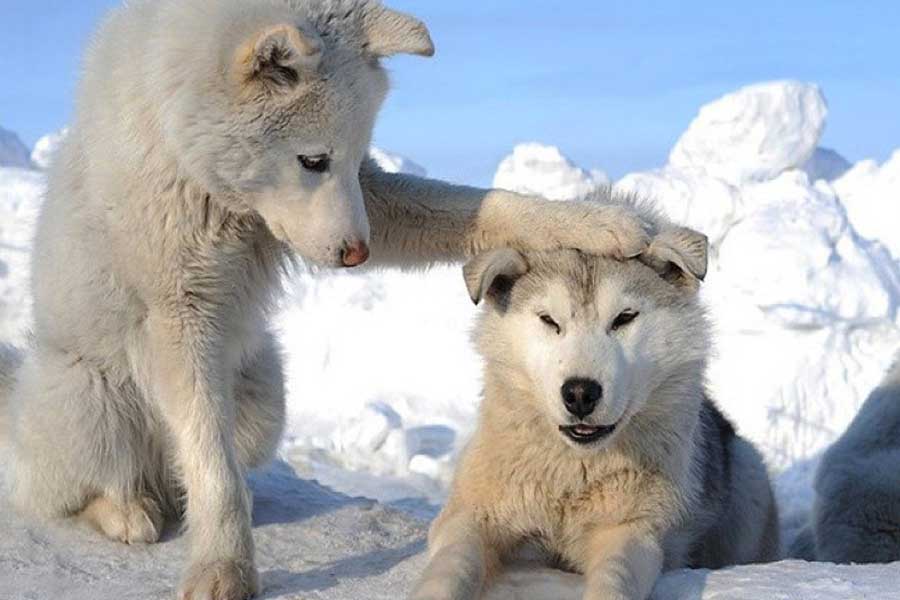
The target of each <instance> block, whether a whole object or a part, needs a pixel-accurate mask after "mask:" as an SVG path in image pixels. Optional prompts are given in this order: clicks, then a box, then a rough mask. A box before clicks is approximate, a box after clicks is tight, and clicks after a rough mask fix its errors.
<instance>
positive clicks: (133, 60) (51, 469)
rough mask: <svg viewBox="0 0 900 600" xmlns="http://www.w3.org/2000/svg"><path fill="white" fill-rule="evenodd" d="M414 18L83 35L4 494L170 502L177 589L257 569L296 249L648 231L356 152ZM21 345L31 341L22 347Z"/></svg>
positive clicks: (613, 216)
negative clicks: (253, 499) (264, 474)
mask: <svg viewBox="0 0 900 600" xmlns="http://www.w3.org/2000/svg"><path fill="white" fill-rule="evenodd" d="M432 52H433V46H432V42H431V39H430V37H429V34H428V31H427V29H426V28H425V26H424V25H423V24H422V23H421V22H419V21H417V20H416V19H414V18H412V17H409V16H407V15H404V14H401V13H398V12H395V11H391V10H389V9H387V8H385V7H383V6H381V5H380V4H379V3H377V2H374V1H369V0H308V1H307V0H134V1H132V2H129V3H128V4H127V5H125V6H124V7H123V8H121V9H119V10H116V11H114V12H113V13H112V14H111V16H110V17H109V18H108V19H107V20H106V22H105V24H104V25H103V27H102V29H101V30H100V32H99V33H98V35H97V36H96V38H95V40H94V42H93V44H92V45H91V47H90V49H89V51H88V53H87V58H86V61H85V66H84V75H83V80H82V82H81V86H80V91H79V96H78V104H77V111H76V116H75V119H74V122H73V123H72V127H71V129H70V133H69V136H68V138H67V139H66V141H65V142H64V144H63V145H62V147H61V148H60V150H59V153H58V155H57V159H56V163H55V165H54V166H53V167H52V170H51V172H50V175H49V186H48V190H47V197H46V200H45V203H44V205H43V210H42V212H41V216H40V220H39V223H38V227H37V234H36V239H35V243H34V254H33V265H32V289H33V294H34V319H35V322H34V332H33V333H34V335H33V343H32V344H31V347H30V348H28V349H27V351H26V352H25V353H24V355H23V353H21V352H19V351H13V350H8V349H4V350H3V351H2V352H0V425H2V432H0V433H2V435H0V442H3V443H4V445H6V446H9V447H10V448H11V456H10V460H9V462H10V467H11V468H10V469H9V471H10V482H9V487H10V493H11V498H12V501H13V504H14V505H15V506H17V507H18V508H19V509H21V510H23V511H26V512H30V513H34V514H37V515H39V516H43V517H64V516H74V515H77V516H79V517H80V518H83V519H84V520H86V521H87V522H89V523H91V524H92V525H93V526H95V527H96V528H97V529H98V530H99V531H101V532H102V533H103V534H105V535H107V536H108V537H110V538H112V539H115V540H121V541H123V542H128V543H138V542H154V541H156V540H157V539H158V537H159V534H160V529H161V526H162V524H163V518H164V516H165V515H166V514H174V513H180V512H184V514H185V517H186V523H187V527H188V532H189V535H190V538H191V545H190V548H191V551H190V557H189V561H190V564H189V566H188V569H187V573H186V576H185V578H184V580H183V583H182V586H181V593H182V596H183V597H184V598H192V599H194V600H200V599H215V600H236V599H239V598H244V597H246V596H248V595H252V594H253V593H255V592H256V591H257V590H258V589H259V583H258V576H257V572H256V569H255V566H254V558H253V554H254V550H253V538H252V536H251V530H250V497H249V494H248V491H247V488H246V486H245V483H244V479H243V474H244V472H245V470H246V469H248V468H251V467H254V466H257V465H260V464H261V463H263V462H265V461H266V460H267V459H269V458H270V457H271V456H272V455H273V453H274V451H275V449H276V447H277V445H278V441H279V437H280V435H281V432H282V428H283V424H284V411H285V406H284V386H283V379H282V372H281V360H280V357H279V350H278V348H277V346H276V343H275V340H274V339H273V337H272V335H271V334H270V333H269V332H268V330H267V328H266V319H267V314H268V312H269V310H270V308H271V307H272V305H273V300H274V299H275V298H276V295H277V292H278V291H279V281H280V279H281V275H282V273H283V271H284V267H285V266H286V265H289V264H290V263H291V261H292V257H293V256H295V253H296V254H299V255H300V256H302V257H304V258H305V259H307V260H309V261H311V262H314V263H317V264H320V265H324V266H330V267H353V266H357V265H360V264H362V263H363V262H365V261H366V260H367V259H368V257H369V254H370V252H371V255H372V259H373V260H375V261H376V262H380V263H381V264H401V265H424V264H428V263H430V262H433V261H441V260H453V259H463V258H464V257H465V256H469V255H472V254H474V253H476V252H479V251H483V250H486V249H489V248H493V247H498V246H506V245H512V246H515V247H519V248H522V249H529V248H531V249H550V248H560V247H578V248H583V249H585V250H588V251H592V252H597V253H600V254H611V255H617V256H627V255H633V254H636V253H638V252H640V251H641V250H642V249H643V248H644V247H645V246H646V242H647V236H646V234H645V231H644V223H643V222H642V221H641V219H640V218H638V217H637V216H636V215H634V214H632V213H631V212H629V211H628V210H625V209H622V207H618V206H604V205H602V204H598V203H570V204H557V203H550V202H546V201H543V200H540V199H536V198H528V197H522V196H518V195H516V194H511V193H506V192H499V191H492V192H488V191H484V190H477V189H472V188H465V187H456V186H450V185H446V184H442V183H439V182H434V181H428V180H424V179H418V178H414V177H407V176H402V175H388V174H385V173H382V172H380V171H378V170H377V169H376V168H374V167H373V165H372V164H371V163H370V162H367V161H365V156H366V151H367V148H368V145H369V141H370V138H371V135H372V129H373V123H374V120H375V116H376V113H377V111H378V109H379V106H380V104H381V102H382V100H383V98H384V96H385V94H386V92H387V89H388V82H387V76H386V73H385V70H384V69H383V68H382V66H381V64H380V60H381V59H382V58H384V57H387V56H391V55H394V54H398V53H411V54H418V55H431V54H432ZM23 361H24V362H23Z"/></svg>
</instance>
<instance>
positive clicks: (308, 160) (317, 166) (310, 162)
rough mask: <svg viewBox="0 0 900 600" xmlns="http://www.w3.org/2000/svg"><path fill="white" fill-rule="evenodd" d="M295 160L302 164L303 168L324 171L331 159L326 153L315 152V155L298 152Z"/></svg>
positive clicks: (315, 171) (317, 171) (318, 171)
mask: <svg viewBox="0 0 900 600" xmlns="http://www.w3.org/2000/svg"><path fill="white" fill-rule="evenodd" d="M297 160H298V161H299V162H300V164H301V165H303V168H304V169H306V170H307V171H312V172H313V173H324V172H326V171H327V170H328V167H330V166H331V159H330V158H328V155H327V154H316V155H315V156H306V155H304V154H298V155H297Z"/></svg>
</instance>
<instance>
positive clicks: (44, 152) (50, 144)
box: [31, 129, 68, 170]
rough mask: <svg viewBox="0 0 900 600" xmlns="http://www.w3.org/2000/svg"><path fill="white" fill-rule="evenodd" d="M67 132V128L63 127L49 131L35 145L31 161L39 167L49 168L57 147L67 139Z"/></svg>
mask: <svg viewBox="0 0 900 600" xmlns="http://www.w3.org/2000/svg"><path fill="white" fill-rule="evenodd" d="M67 133H68V130H67V129H61V130H59V131H57V132H55V133H48V134H47V135H45V136H44V137H42V138H41V139H39V140H38V141H37V143H35V145H34V150H32V151H31V162H32V163H34V165H35V166H36V167H37V168H38V169H43V170H47V168H48V167H49V166H50V161H51V160H52V159H53V155H54V153H55V152H56V149H57V148H58V147H59V145H60V143H62V141H63V140H64V139H65V137H66V134H67Z"/></svg>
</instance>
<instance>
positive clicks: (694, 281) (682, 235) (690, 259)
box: [640, 227, 709, 290]
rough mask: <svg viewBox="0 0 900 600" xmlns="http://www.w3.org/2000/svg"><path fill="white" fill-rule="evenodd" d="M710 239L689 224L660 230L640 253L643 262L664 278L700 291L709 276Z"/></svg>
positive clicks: (680, 285)
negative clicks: (705, 278) (700, 285)
mask: <svg viewBox="0 0 900 600" xmlns="http://www.w3.org/2000/svg"><path fill="white" fill-rule="evenodd" d="M708 254H709V240H708V239H707V237H706V236H705V235H704V234H702V233H700V232H699V231H694V230H693V229H688V228H687V227H669V228H666V229H663V230H662V231H660V232H659V233H658V234H657V235H656V237H655V238H653V240H651V242H650V246H649V247H648V248H647V250H645V251H644V253H643V254H642V255H641V256H640V259H641V261H642V262H643V263H644V264H646V265H648V266H650V267H651V268H652V269H653V270H655V271H656V272H657V273H659V274H660V276H661V277H663V278H664V279H666V280H667V281H670V282H672V283H673V284H675V285H677V286H679V287H689V288H691V289H694V290H696V289H697V288H698V287H699V282H700V281H702V280H703V278H704V277H706V269H707V262H708Z"/></svg>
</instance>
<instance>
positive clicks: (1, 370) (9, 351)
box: [0, 344, 22, 445]
mask: <svg viewBox="0 0 900 600" xmlns="http://www.w3.org/2000/svg"><path fill="white" fill-rule="evenodd" d="M21 364H22V353H21V352H20V351H19V350H18V349H16V348H13V347H12V346H8V345H6V344H0V445H3V443H4V442H5V440H6V439H7V438H8V437H9V427H10V421H11V418H12V417H11V415H10V407H9V402H10V395H11V394H12V388H13V385H14V383H15V379H16V371H18V370H19V366H20V365H21Z"/></svg>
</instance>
